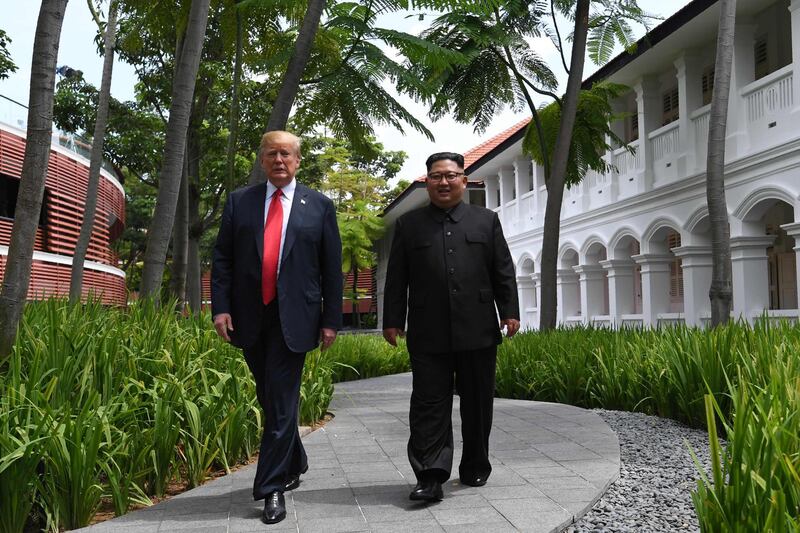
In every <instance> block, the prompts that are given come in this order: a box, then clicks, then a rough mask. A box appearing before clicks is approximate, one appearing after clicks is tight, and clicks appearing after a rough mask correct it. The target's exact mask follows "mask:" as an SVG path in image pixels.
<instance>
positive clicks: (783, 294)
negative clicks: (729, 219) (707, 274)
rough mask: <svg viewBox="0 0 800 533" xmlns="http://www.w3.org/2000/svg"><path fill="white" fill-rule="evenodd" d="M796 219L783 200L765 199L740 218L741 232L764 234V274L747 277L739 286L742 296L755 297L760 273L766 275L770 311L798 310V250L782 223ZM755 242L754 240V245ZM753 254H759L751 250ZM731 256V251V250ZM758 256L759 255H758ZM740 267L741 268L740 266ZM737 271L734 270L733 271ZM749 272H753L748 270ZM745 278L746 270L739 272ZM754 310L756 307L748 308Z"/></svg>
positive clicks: (761, 284) (767, 299)
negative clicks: (755, 280)
mask: <svg viewBox="0 0 800 533" xmlns="http://www.w3.org/2000/svg"><path fill="white" fill-rule="evenodd" d="M794 221H795V213H794V209H793V207H792V206H791V205H789V204H788V203H786V202H785V201H783V200H779V199H774V198H766V199H763V200H761V201H759V202H757V203H756V204H755V205H753V206H752V207H751V208H750V209H749V210H748V211H747V213H745V215H744V217H743V218H742V233H743V234H744V235H745V236H748V235H749V236H756V235H764V236H766V237H767V239H766V241H767V245H766V247H765V249H764V253H765V254H766V263H767V267H766V273H759V274H758V275H759V277H762V280H761V282H760V283H752V282H748V281H747V280H746V279H745V280H744V282H743V283H742V284H740V285H739V286H738V288H739V289H740V291H744V293H743V295H742V296H743V297H745V298H750V297H757V295H755V294H753V293H752V291H754V290H757V289H760V290H764V283H763V276H764V274H765V275H766V291H767V295H766V298H763V304H764V307H765V308H766V309H769V310H775V311H778V310H786V309H797V304H798V302H797V253H796V252H795V250H794V247H795V245H796V243H795V239H794V238H793V237H792V236H791V235H789V234H788V233H787V232H786V231H785V230H784V229H783V228H782V227H781V226H782V225H784V224H790V223H792V222H794ZM756 244H757V243H754V245H756ZM752 253H758V251H757V250H753V251H752V252H751V254H752ZM732 255H733V252H732ZM758 255H759V256H760V255H761V254H758ZM739 270H741V269H739ZM735 273H737V271H735ZM751 274H752V273H751ZM741 275H742V276H743V277H745V278H746V277H747V273H742V274H741ZM749 311H755V312H757V311H758V310H757V309H749Z"/></svg>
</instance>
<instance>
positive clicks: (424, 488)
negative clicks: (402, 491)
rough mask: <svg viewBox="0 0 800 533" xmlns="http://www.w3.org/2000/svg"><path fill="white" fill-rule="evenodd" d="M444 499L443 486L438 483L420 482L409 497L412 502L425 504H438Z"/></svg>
mask: <svg viewBox="0 0 800 533" xmlns="http://www.w3.org/2000/svg"><path fill="white" fill-rule="evenodd" d="M443 497H444V494H443V493H442V484H441V483H439V482H438V481H420V482H419V483H417V486H416V487H414V490H412V491H411V494H409V495H408V498H409V499H410V500H415V501H425V502H438V501H440V500H441V499H442V498H443Z"/></svg>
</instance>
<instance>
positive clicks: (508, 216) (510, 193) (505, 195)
mask: <svg viewBox="0 0 800 533" xmlns="http://www.w3.org/2000/svg"><path fill="white" fill-rule="evenodd" d="M497 177H498V179H499V181H500V204H501V207H500V209H501V211H502V212H503V215H502V216H501V217H500V219H501V222H502V223H503V229H505V230H506V231H509V230H511V231H514V232H515V228H516V223H517V212H516V207H514V208H513V209H509V208H508V207H506V204H508V203H509V202H510V201H511V200H513V199H514V169H510V168H501V169H500V172H498V175H497Z"/></svg>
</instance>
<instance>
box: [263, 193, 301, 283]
mask: <svg viewBox="0 0 800 533" xmlns="http://www.w3.org/2000/svg"><path fill="white" fill-rule="evenodd" d="M296 185H297V182H296V181H295V179H294V178H292V181H291V182H289V184H288V185H286V186H285V187H283V188H282V189H281V193H282V196H281V207H282V208H283V224H282V226H281V251H280V253H279V254H278V272H277V275H280V273H281V261H283V243H284V242H286V226H288V224H289V215H290V214H291V212H292V199H294V190H295V187H296ZM277 189H278V188H277V187H276V186H274V185H273V184H272V183H270V181H269V180H267V197H266V199H265V205H264V225H266V224H267V216H268V215H269V204H270V202H271V201H272V195H273V194H275V191H276V190H277Z"/></svg>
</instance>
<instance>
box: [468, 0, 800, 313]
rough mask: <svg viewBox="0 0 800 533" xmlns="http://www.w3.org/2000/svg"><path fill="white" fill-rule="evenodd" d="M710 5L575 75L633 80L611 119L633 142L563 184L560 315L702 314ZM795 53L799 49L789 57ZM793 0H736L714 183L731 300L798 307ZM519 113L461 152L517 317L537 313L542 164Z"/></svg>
mask: <svg viewBox="0 0 800 533" xmlns="http://www.w3.org/2000/svg"><path fill="white" fill-rule="evenodd" d="M718 16H719V6H718V5H717V2H716V1H715V0H695V1H693V2H691V3H689V4H688V5H687V6H686V7H684V8H683V9H681V10H680V11H678V12H677V13H676V14H675V15H673V16H672V17H670V18H669V19H667V20H666V21H664V22H663V23H662V24H661V25H660V26H658V27H657V28H655V29H654V30H653V31H652V32H651V33H650V35H649V36H648V38H647V39H646V40H645V39H643V40H642V41H640V43H639V47H638V49H637V52H636V53H635V54H628V53H625V54H622V55H620V56H618V57H617V58H615V59H614V60H612V61H611V62H610V63H609V64H608V65H606V66H605V67H603V68H602V69H600V70H599V71H598V72H597V73H595V74H594V75H593V76H592V77H590V78H589V79H587V80H586V81H585V83H584V84H585V85H588V84H591V83H593V82H596V81H599V80H602V79H607V80H609V81H612V82H615V83H621V84H624V85H626V86H627V87H629V88H630V90H629V91H628V92H627V94H625V95H623V96H622V97H620V98H619V99H618V101H616V102H614V105H615V108H616V110H617V111H619V112H621V113H623V114H624V116H625V118H624V119H623V120H620V121H619V122H617V123H615V124H613V125H612V127H613V128H614V130H615V133H617V135H618V136H619V137H620V138H622V139H624V140H625V141H626V142H627V143H628V146H629V147H630V148H632V150H628V149H626V148H625V147H619V148H617V149H615V150H613V151H611V152H609V153H608V154H606V158H607V161H608V162H609V163H610V164H611V165H613V167H614V171H613V172H611V173H608V174H604V175H601V174H596V173H590V174H589V175H587V176H586V177H585V179H584V180H583V181H582V183H581V184H580V185H578V186H575V187H573V188H571V189H569V190H568V191H566V192H565V195H564V202H563V206H562V212H561V239H560V249H559V254H558V287H557V293H558V321H559V323H560V324H564V325H576V324H596V325H602V326H612V327H621V326H642V325H643V326H660V325H666V324H687V325H693V326H700V325H703V324H705V323H706V322H707V321H708V320H709V319H710V303H709V297H708V290H709V287H710V282H711V241H710V234H709V223H708V210H707V207H706V188H705V177H706V176H705V167H706V152H707V142H708V139H707V138H708V123H709V112H710V98H711V90H712V89H713V84H714V54H715V39H716V33H717V31H716V30H717V20H718ZM793 58H798V62H797V63H795V62H794V61H793ZM795 65H800V0H792V1H789V0H778V1H775V0H740V2H738V7H737V17H736V33H735V50H734V61H733V75H732V79H731V93H730V103H729V110H728V121H727V140H726V154H725V188H726V197H727V204H728V210H729V218H730V234H731V255H732V266H733V292H734V294H733V313H734V316H735V317H737V318H738V317H741V318H743V319H746V320H748V321H753V320H756V319H758V318H759V317H761V316H763V315H765V314H766V315H768V316H770V317H775V318H785V319H789V320H795V321H796V320H798V301H800V284H798V278H800V258H799V256H800V242H798V239H800V120H799V119H800V100H798V99H800V86H798V84H800V72H798V74H797V75H795ZM524 130H525V124H520V125H518V126H517V131H515V132H513V133H510V134H507V135H506V136H505V137H504V138H503V139H501V140H500V141H499V142H497V143H496V144H497V146H496V147H494V148H493V149H492V150H490V151H489V152H488V153H487V154H485V155H484V156H483V157H482V158H481V159H480V160H479V161H477V162H476V163H475V164H473V165H472V168H470V169H469V171H468V173H469V175H470V179H472V180H476V181H480V182H483V184H484V186H485V194H484V195H483V196H484V198H485V205H486V206H487V207H488V208H490V209H493V210H495V211H496V212H497V213H498V214H499V216H500V219H501V221H502V223H503V228H504V232H505V234H506V238H507V240H508V243H509V247H510V249H511V253H512V255H513V257H514V260H515V264H516V269H517V280H518V285H519V289H520V303H521V307H522V314H523V317H522V321H523V326H524V327H528V328H536V327H538V321H539V294H540V264H541V262H540V261H541V243H542V237H543V221H544V210H545V204H546V200H547V191H546V188H545V185H544V172H543V169H542V168H541V167H539V166H538V165H536V164H535V163H533V162H531V160H530V158H528V157H526V156H525V155H524V154H523V152H522V148H521V143H522V136H523V134H524Z"/></svg>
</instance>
